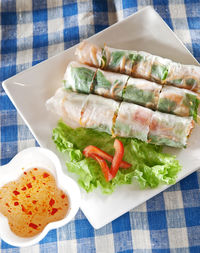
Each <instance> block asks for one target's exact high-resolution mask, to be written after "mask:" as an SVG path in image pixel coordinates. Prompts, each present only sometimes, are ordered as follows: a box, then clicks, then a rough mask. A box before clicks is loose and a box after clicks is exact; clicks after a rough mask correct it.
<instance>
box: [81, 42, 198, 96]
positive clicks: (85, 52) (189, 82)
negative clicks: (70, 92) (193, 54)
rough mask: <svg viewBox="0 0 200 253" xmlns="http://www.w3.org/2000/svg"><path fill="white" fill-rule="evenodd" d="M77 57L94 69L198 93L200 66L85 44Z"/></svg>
mask: <svg viewBox="0 0 200 253" xmlns="http://www.w3.org/2000/svg"><path fill="white" fill-rule="evenodd" d="M76 55H77V56H78V59H79V61H80V62H81V63H85V64H88V65H91V66H94V67H97V68H101V69H105V70H109V71H114V72H119V73H123V74H127V75H130V76H133V77H136V78H144V79H147V80H150V81H155V82H157V83H159V84H162V85H163V84H168V85H172V86H177V87H179V88H185V89H188V90H192V91H195V92H198V93H200V67H198V66H193V65H183V64H180V63H177V62H173V61H171V60H169V59H166V58H162V57H160V56H155V55H152V54H149V53H147V52H143V51H133V50H124V49H115V48H111V47H108V46H106V45H105V46H104V47H103V48H101V47H99V46H97V45H93V44H90V43H88V42H86V41H83V42H82V43H80V45H79V46H78V47H77V49H76Z"/></svg>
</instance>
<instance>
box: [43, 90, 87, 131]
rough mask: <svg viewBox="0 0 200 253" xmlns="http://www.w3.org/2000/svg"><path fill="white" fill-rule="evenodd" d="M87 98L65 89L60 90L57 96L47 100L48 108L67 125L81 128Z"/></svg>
mask: <svg viewBox="0 0 200 253" xmlns="http://www.w3.org/2000/svg"><path fill="white" fill-rule="evenodd" d="M86 99H87V96H86V95H83V94H79V93H75V92H71V91H66V90H65V89H64V88H59V89H58V90H57V91H56V93H55V95H54V96H53V97H51V98H50V99H48V100H47V102H46V107H47V109H48V110H49V111H52V112H54V113H56V114H57V115H59V116H60V117H61V118H62V119H63V120H64V121H65V122H66V123H68V124H69V125H71V126H73V127H80V126H81V125H80V119H81V114H82V109H83V107H84V104H85V102H86Z"/></svg>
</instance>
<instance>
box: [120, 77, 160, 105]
mask: <svg viewBox="0 0 200 253" xmlns="http://www.w3.org/2000/svg"><path fill="white" fill-rule="evenodd" d="M161 88H162V86H161V85H159V84H156V83H154V82H150V81H147V80H145V79H140V78H132V77H130V78H129V79H128V82H127V86H126V87H125V90H124V93H123V100H124V101H126V102H132V103H135V104H139V105H142V106H145V107H148V108H151V109H156V108H157V104H158V99H159V94H160V91H161Z"/></svg>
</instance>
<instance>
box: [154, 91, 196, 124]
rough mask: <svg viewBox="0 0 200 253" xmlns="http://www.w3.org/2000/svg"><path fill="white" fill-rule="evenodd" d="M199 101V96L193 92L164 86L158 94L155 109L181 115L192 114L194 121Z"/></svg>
mask: <svg viewBox="0 0 200 253" xmlns="http://www.w3.org/2000/svg"><path fill="white" fill-rule="evenodd" d="M199 103H200V101H199V98H198V96H197V94H196V93H195V92H192V91H189V90H186V89H179V88H176V87H172V86H164V87H163V89H162V91H161V93H160V96H159V100H158V107H157V109H158V111H161V112H166V113H172V114H175V115H179V116H182V117H188V116H192V117H193V119H194V120H195V121H196V120H197V111H198V106H199Z"/></svg>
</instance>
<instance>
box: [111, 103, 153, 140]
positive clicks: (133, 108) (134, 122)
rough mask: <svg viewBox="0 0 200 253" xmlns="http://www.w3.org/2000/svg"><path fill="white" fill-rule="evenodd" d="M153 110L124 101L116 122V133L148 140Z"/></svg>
mask: <svg viewBox="0 0 200 253" xmlns="http://www.w3.org/2000/svg"><path fill="white" fill-rule="evenodd" d="M152 114H153V111H152V110H150V109H148V108H145V107H142V106H139V105H135V104H131V103H126V102H122V103H121V105H120V108H119V111H118V116H117V119H116V122H115V127H114V134H115V135H116V136H121V137H134V138H137V139H139V140H142V141H147V136H148V132H149V125H150V122H151V117H152Z"/></svg>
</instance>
